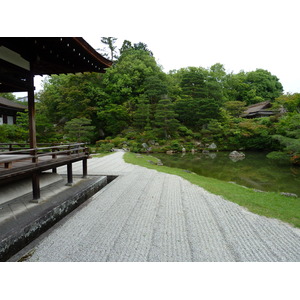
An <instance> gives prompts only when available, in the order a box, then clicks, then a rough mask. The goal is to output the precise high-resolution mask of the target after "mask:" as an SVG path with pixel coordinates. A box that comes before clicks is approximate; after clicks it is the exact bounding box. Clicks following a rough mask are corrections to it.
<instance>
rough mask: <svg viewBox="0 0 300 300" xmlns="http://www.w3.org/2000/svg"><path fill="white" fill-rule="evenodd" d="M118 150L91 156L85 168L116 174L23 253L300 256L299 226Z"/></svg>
mask: <svg viewBox="0 0 300 300" xmlns="http://www.w3.org/2000/svg"><path fill="white" fill-rule="evenodd" d="M122 156H123V153H121V152H117V153H115V154H112V155H109V156H106V157H103V158H93V159H90V160H88V163H89V166H88V170H89V174H91V175H92V174H95V175H96V174H101V175H103V174H106V175H120V176H119V177H118V178H117V179H115V180H114V181H113V182H112V183H111V184H109V185H108V186H106V187H105V188H104V189H102V190H100V191H99V192H98V193H97V194H95V195H94V196H93V197H92V198H91V199H90V200H89V203H88V204H87V205H84V206H83V207H82V208H81V209H79V210H78V211H77V212H76V213H75V214H74V215H73V216H72V217H70V218H67V220H63V221H61V222H60V224H59V226H56V228H55V229H54V230H52V231H50V232H49V234H47V235H46V236H45V238H43V239H42V240H41V241H40V242H39V243H38V244H37V245H35V249H34V253H33V255H32V256H31V258H30V259H29V260H28V261H47V262H49V261H92V262H100V261H114V262H116V261H123V262H125V261H128V262H144V261H154V262H162V261H163V262H169V261H173V262H180V261H184V262H191V261H202V262H206V261H207V262H211V261H216V262H220V261H250V262H256V261H261V262H263V261H278V262H279V261H292V262H298V261H300V230H299V229H297V228H293V227H291V226H289V225H288V224H285V223H283V222H280V221H278V220H275V219H269V218H266V217H262V216H258V215H255V214H253V213H250V212H248V211H247V210H245V209H244V208H242V207H240V206H238V205H237V204H234V203H231V202H229V201H226V200H224V199H223V198H221V197H219V196H216V195H213V194H210V193H209V192H207V191H205V190H204V189H202V188H200V187H198V186H195V185H193V184H191V183H189V182H188V181H186V180H184V179H182V178H180V177H178V176H174V175H169V174H165V173H160V172H157V171H155V170H149V169H146V168H142V167H139V166H134V165H131V164H126V163H125V162H124V161H123V159H122ZM58 172H61V173H65V172H66V170H65V169H64V168H63V167H61V168H59V169H58ZM73 172H74V174H76V173H79V174H80V173H81V164H80V163H78V164H74V167H73Z"/></svg>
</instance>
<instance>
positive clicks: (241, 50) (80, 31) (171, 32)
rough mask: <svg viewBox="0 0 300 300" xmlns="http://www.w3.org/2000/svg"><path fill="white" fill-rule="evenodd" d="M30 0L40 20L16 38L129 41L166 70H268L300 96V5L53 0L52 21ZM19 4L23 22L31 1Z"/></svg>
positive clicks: (291, 1) (231, 0)
mask: <svg viewBox="0 0 300 300" xmlns="http://www.w3.org/2000/svg"><path fill="white" fill-rule="evenodd" d="M14 2H16V1H14ZM14 2H13V3H14ZM29 2H32V3H35V4H36V6H35V13H34V14H33V18H32V19H30V18H27V20H26V22H22V24H21V26H20V27H19V28H18V27H17V30H16V29H12V35H13V36H14V35H16V34H17V36H18V35H22V36H24V35H25V36H26V35H30V36H81V37H83V38H84V39H85V40H86V41H87V42H88V43H90V44H91V45H92V46H93V47H94V48H101V47H102V46H103V45H102V44H101V42H100V38H101V37H102V36H113V37H116V38H118V46H121V44H122V42H123V41H124V40H125V39H127V40H129V41H131V42H133V43H137V42H143V43H145V44H147V45H148V48H149V49H150V50H151V51H152V52H153V53H154V56H155V58H156V60H157V62H158V63H159V64H160V65H161V66H162V67H163V70H164V71H165V72H168V71H169V70H172V69H180V68H183V67H188V66H195V67H204V68H208V67H210V66H212V65H213V64H215V63H221V64H223V65H224V67H225V69H226V71H227V72H233V73H238V72H239V71H241V70H244V71H246V72H247V71H254V70H256V69H258V68H262V69H265V70H268V71H269V72H271V73H272V74H273V75H276V76H277V77H278V78H279V80H280V82H281V83H282V85H283V87H284V92H285V93H287V92H290V93H295V92H300V72H299V70H300V60H299V53H300V39H299V32H298V31H299V22H298V11H299V9H298V7H299V4H298V3H299V2H298V1H297V0H285V1H278V0H272V1H270V0H259V1H258V0H252V1H248V0H239V1H238V0H226V1H224V0H223V1H222V0H209V1H204V0H197V1H195V0H185V1H182V0H181V1H177V0H173V1H164V0H160V1H157V0H152V1H151V2H148V1H147V2H145V1H142V0H139V1H136V0H127V1H121V0H112V1H111V2H108V1H106V2H104V1H99V0H98V1H90V0H86V1H85V2H84V3H85V4H86V5H85V6H83V5H82V1H77V0H73V1H71V2H69V1H57V0H53V1H52V3H53V5H51V6H50V5H49V6H48V7H47V12H48V13H47V15H45V14H44V13H43V12H42V10H41V8H40V7H41V5H40V3H41V2H39V1H36V0H33V1H29ZM297 2H298V3H297ZM19 3H20V5H19V6H18V7H20V11H18V12H16V15H17V18H16V19H18V14H20V16H21V15H22V16H23V13H22V11H23V9H26V5H25V4H24V3H27V2H26V1H23V2H22V1H20V2H19ZM97 3H98V5H97ZM5 5H7V6H8V7H9V8H8V11H9V10H13V9H14V7H15V6H14V5H13V4H5ZM2 15H3V14H2ZM5 18H7V20H8V21H9V20H10V16H9V15H5V16H4V20H2V22H5ZM22 20H23V21H24V18H22ZM9 30H11V29H9ZM9 30H8V31H7V30H6V28H1V29H0V31H1V33H4V35H5V34H6V32H8V33H9V32H10V31H9ZM40 81H41V80H39V79H37V80H36V84H37V90H39V89H40V84H39V82H40Z"/></svg>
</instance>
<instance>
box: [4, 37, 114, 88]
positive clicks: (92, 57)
mask: <svg viewBox="0 0 300 300" xmlns="http://www.w3.org/2000/svg"><path fill="white" fill-rule="evenodd" d="M1 47H2V50H7V49H9V51H13V52H14V53H16V54H17V55H20V57H21V58H22V59H23V60H25V61H26V62H28V63H29V65H30V67H29V69H28V68H27V69H26V68H23V67H20V66H18V65H16V64H13V63H11V62H9V61H6V60H3V59H1V58H0V92H18V91H26V90H28V89H29V88H30V85H29V77H31V76H33V75H51V74H67V73H79V72H82V73H83V72H98V73H104V72H105V69H106V68H108V67H110V66H111V65H112V62H111V61H109V60H107V59H106V58H104V57H103V56H102V55H100V54H99V53H98V52H97V51H96V50H94V49H93V48H92V47H91V46H90V45H89V44H88V43H87V42H86V41H85V40H84V39H83V38H80V37H45V38H42V37H20V38H15V37H4V38H3V37H0V50H1Z"/></svg>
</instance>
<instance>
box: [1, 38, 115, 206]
mask: <svg viewBox="0 0 300 300" xmlns="http://www.w3.org/2000/svg"><path fill="white" fill-rule="evenodd" d="M111 64H112V62H111V61H109V60H107V59H106V58H104V57H103V56H101V55H100V54H99V53H98V52H97V51H95V50H94V49H93V48H92V47H91V46H90V45H89V44H88V43H87V42H86V41H85V40H84V39H83V38H79V37H47V38H42V37H19V38H16V37H0V93H1V92H2V93H3V92H24V91H25V92H27V93H28V114H29V141H30V143H29V147H28V148H27V149H18V150H15V151H5V152H1V153H0V185H1V184H3V183H5V182H6V181H7V180H10V181H12V180H13V181H15V180H18V179H19V178H20V177H24V176H31V177H32V187H33V199H35V200H37V199H39V197H40V187H39V174H40V172H42V171H44V170H49V169H53V170H54V171H55V168H56V167H58V166H60V165H67V166H68V181H69V183H71V176H72V162H74V161H78V160H82V161H83V175H84V176H86V174H87V169H86V168H87V167H86V159H87V157H88V151H87V149H86V147H85V146H84V145H82V144H74V145H62V146H56V147H53V146H51V147H37V141H36V126H35V102H34V89H35V88H34V76H35V75H51V74H65V73H79V72H100V73H104V72H105V69H106V68H108V67H110V66H111ZM1 165H2V167H1Z"/></svg>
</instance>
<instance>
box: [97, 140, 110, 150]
mask: <svg viewBox="0 0 300 300" xmlns="http://www.w3.org/2000/svg"><path fill="white" fill-rule="evenodd" d="M113 148H114V144H113V143H111V141H110V140H103V141H97V142H96V149H97V152H101V153H103V152H104V153H105V152H111V150H112V149H113Z"/></svg>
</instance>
